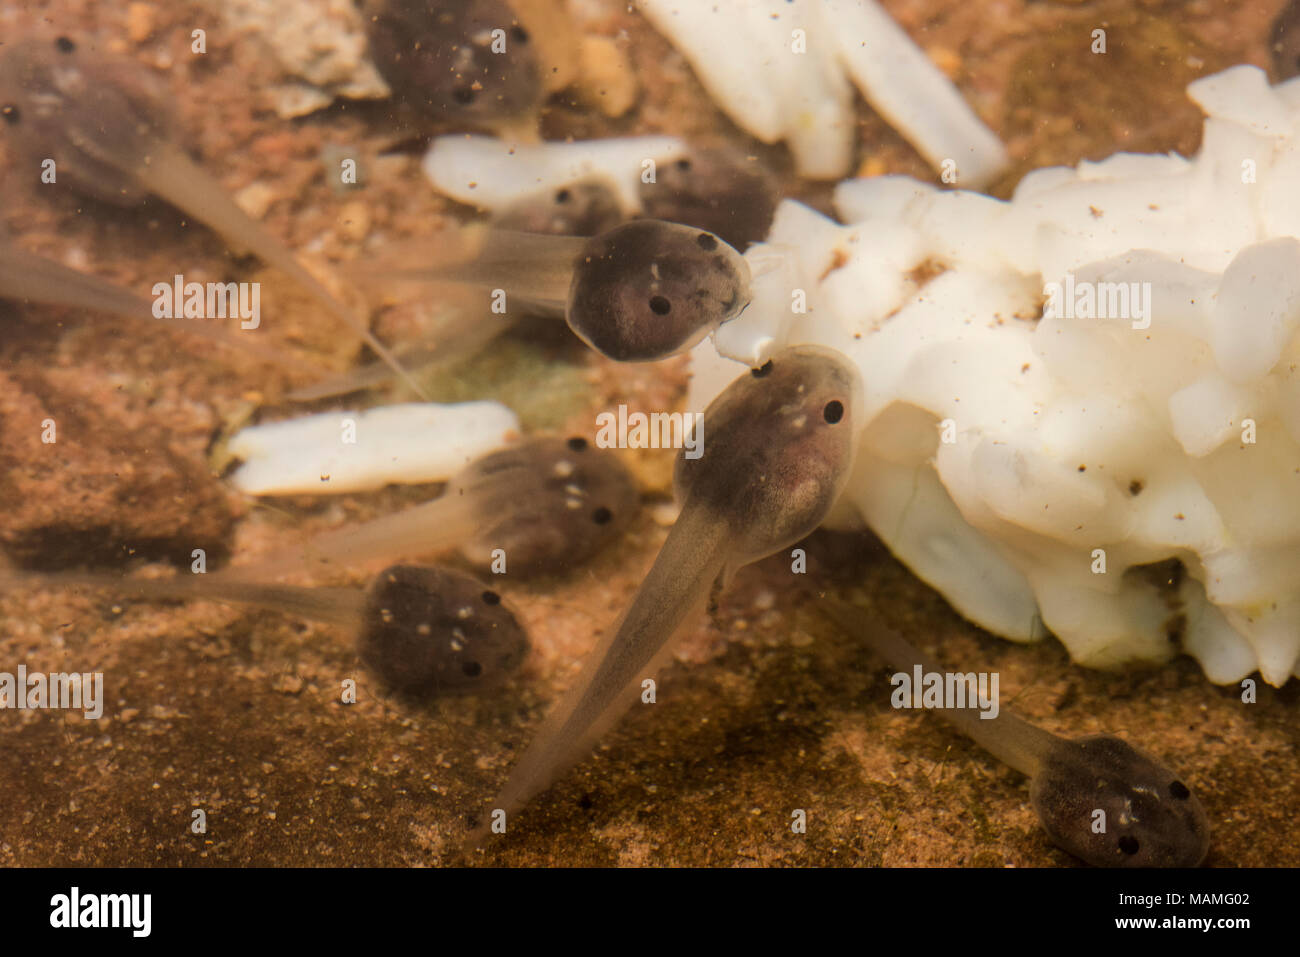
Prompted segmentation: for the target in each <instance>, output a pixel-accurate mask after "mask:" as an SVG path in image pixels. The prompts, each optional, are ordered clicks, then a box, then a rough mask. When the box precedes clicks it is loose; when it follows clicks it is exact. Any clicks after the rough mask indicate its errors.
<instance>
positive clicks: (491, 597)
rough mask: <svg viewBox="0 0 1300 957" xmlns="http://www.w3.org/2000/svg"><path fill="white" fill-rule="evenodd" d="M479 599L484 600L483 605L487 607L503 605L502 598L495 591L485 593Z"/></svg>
mask: <svg viewBox="0 0 1300 957" xmlns="http://www.w3.org/2000/svg"><path fill="white" fill-rule="evenodd" d="M479 597H480V598H482V599H483V604H485V605H499V604H501V596H500V595H498V594H497V593H496V592H494V591H485V592H484V593H483V594H482V595H480V596H479Z"/></svg>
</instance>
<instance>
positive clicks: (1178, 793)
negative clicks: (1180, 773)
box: [1169, 781, 1192, 801]
mask: <svg viewBox="0 0 1300 957" xmlns="http://www.w3.org/2000/svg"><path fill="white" fill-rule="evenodd" d="M1169 793H1170V794H1171V795H1173V796H1174V797H1176V798H1178V800H1180V801H1186V800H1187V799H1188V798H1189V797H1191V796H1192V792H1191V791H1189V790H1188V789H1187V785H1186V784H1184V783H1183V782H1182V781H1174V782H1173V783H1172V784H1170V785H1169Z"/></svg>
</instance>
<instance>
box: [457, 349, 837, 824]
mask: <svg viewBox="0 0 1300 957" xmlns="http://www.w3.org/2000/svg"><path fill="white" fill-rule="evenodd" d="M756 371H757V372H758V373H759V374H745V375H743V376H741V378H739V379H738V380H736V381H735V382H733V383H732V384H731V385H730V386H728V387H727V389H725V390H724V391H723V392H722V394H721V395H719V396H718V398H717V399H715V400H714V401H713V403H712V404H711V405H710V406H709V408H708V410H707V411H706V412H705V414H704V427H705V430H704V443H703V448H702V455H700V457H699V458H697V459H687V458H686V457H685V452H684V451H683V455H682V456H681V457H680V458H679V459H678V464H677V470H676V474H675V484H676V487H677V493H678V498H679V499H680V500H681V502H682V511H681V514H680V516H679V517H678V519H677V522H676V524H674V526H673V528H672V530H671V531H670V532H669V533H668V538H667V540H666V541H665V542H664V545H663V548H662V549H661V550H660V552H659V556H658V557H657V558H656V559H655V563H654V565H653V566H652V567H651V569H650V571H649V572H648V573H647V574H646V576H645V578H644V580H643V582H642V585H641V587H640V589H639V590H638V592H637V595H636V598H635V599H634V600H633V602H632V605H631V607H630V608H629V609H628V611H627V613H626V614H625V615H624V616H623V618H622V619H621V620H620V621H619V622H618V623H616V624H615V625H614V626H613V627H612V628H610V629H609V631H608V632H607V633H606V637H605V638H604V639H602V640H601V642H600V644H599V645H598V646H597V647H596V648H595V649H594V650H593V651H592V652H591V653H590V655H589V656H588V659H587V664H586V666H585V667H584V668H583V671H582V674H581V675H580V676H579V678H578V680H577V682H576V683H575V684H574V686H573V687H572V688H571V689H570V690H569V691H568V692H566V693H565V694H564V696H563V697H562V698H561V700H560V701H559V703H558V704H557V705H556V706H555V708H554V710H553V711H552V712H551V714H550V715H549V716H548V717H547V719H546V721H545V723H544V724H543V726H542V728H541V729H540V730H539V731H538V733H537V735H536V737H535V738H534V739H533V741H532V743H531V744H530V745H529V746H528V749H527V750H526V751H525V752H524V754H523V756H522V757H521V758H520V760H519V762H518V764H516V765H515V767H514V769H513V770H512V771H511V773H510V776H509V779H508V780H507V781H506V784H505V786H504V788H503V789H502V791H501V792H500V794H499V795H498V797H497V799H496V801H495V803H494V805H493V808H494V809H501V810H503V811H506V812H508V813H513V811H514V809H515V808H517V807H519V806H520V805H522V804H524V803H525V802H526V801H528V800H529V799H530V798H531V797H533V796H534V795H536V794H537V793H538V792H539V791H541V790H542V789H543V788H545V787H546V786H547V784H549V783H550V782H551V781H552V780H553V779H554V778H555V776H556V775H558V774H559V773H560V772H561V771H563V770H564V769H565V768H567V767H568V766H569V765H570V764H572V763H573V762H574V761H576V760H578V759H580V758H581V757H582V756H583V755H584V753H585V752H586V750H587V749H588V748H589V747H590V745H591V743H592V741H593V740H594V738H595V737H596V736H597V735H598V734H599V733H600V731H601V730H602V729H603V728H605V727H606V726H607V725H608V724H610V723H612V722H613V721H614V720H615V719H617V717H618V716H619V715H620V714H621V713H622V711H623V710H625V708H626V707H628V706H629V705H630V704H631V703H632V702H633V701H634V700H636V699H637V697H638V696H639V694H640V682H641V681H642V680H643V679H644V678H645V677H647V676H648V675H650V674H652V673H653V670H654V667H655V665H656V663H658V662H661V661H662V660H663V656H664V655H665V654H666V653H667V652H668V651H669V650H670V646H669V641H670V639H671V638H672V637H673V636H674V635H675V634H676V633H677V632H678V630H679V629H680V628H681V626H682V625H683V624H684V623H685V622H686V621H687V620H688V619H689V618H691V617H692V615H693V614H694V613H696V612H698V611H700V610H702V609H703V607H704V605H705V603H706V601H707V599H708V597H709V594H710V593H711V591H712V590H713V588H714V587H715V584H718V585H721V584H725V583H726V582H727V581H728V580H729V579H730V576H731V575H732V574H733V573H734V571H735V570H736V569H737V568H739V567H741V566H742V565H746V564H748V563H750V562H753V561H757V560H758V559H760V558H763V557H765V556H767V555H770V554H772V553H774V552H777V551H780V550H781V549H783V548H786V547H788V546H790V545H792V544H793V543H794V542H796V541H798V540H799V539H801V538H803V537H804V536H806V535H808V534H809V533H810V532H812V531H813V530H814V529H815V528H816V527H817V526H818V525H819V524H821V521H822V519H823V518H824V517H825V516H826V514H827V512H828V511H829V510H830V508H831V506H832V505H833V504H834V502H835V500H836V499H837V498H838V497H839V494H840V492H841V490H842V489H843V487H844V484H845V482H846V481H847V479H848V475H849V471H850V468H851V465H852V460H853V453H854V448H855V435H854V433H855V426H856V422H857V419H858V418H859V417H860V415H861V402H862V385H861V381H860V377H859V374H858V371H857V368H856V367H855V366H853V365H852V364H851V363H850V362H849V361H848V360H847V359H845V358H844V357H843V356H841V355H840V354H838V353H836V352H833V351H831V350H829V349H824V348H822V347H819V346H796V347H793V348H788V349H785V350H782V351H781V352H779V353H777V354H776V355H774V356H773V357H772V360H771V362H770V363H768V364H767V365H766V366H764V368H763V370H756ZM481 836H482V834H481V833H478V834H475V835H474V836H473V837H471V840H477V839H478V838H479V837H481Z"/></svg>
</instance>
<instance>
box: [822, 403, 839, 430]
mask: <svg viewBox="0 0 1300 957" xmlns="http://www.w3.org/2000/svg"><path fill="white" fill-rule="evenodd" d="M822 418H823V419H825V420H826V421H827V422H829V423H830V424H831V425H834V424H835V423H836V422H838V421H839V420H840V419H842V418H844V403H843V402H841V401H840V400H839V399H831V401H829V402H827V403H826V408H824V409H822Z"/></svg>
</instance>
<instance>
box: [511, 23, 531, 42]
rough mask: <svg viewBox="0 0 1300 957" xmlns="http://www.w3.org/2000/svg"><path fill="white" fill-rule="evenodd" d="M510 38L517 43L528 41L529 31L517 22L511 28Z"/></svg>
mask: <svg viewBox="0 0 1300 957" xmlns="http://www.w3.org/2000/svg"><path fill="white" fill-rule="evenodd" d="M510 39H512V40H514V41H515V42H516V43H527V42H528V31H527V30H525V29H524V28H523V27H521V26H519V25H518V24H515V25H514V26H513V27H511V28H510Z"/></svg>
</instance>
